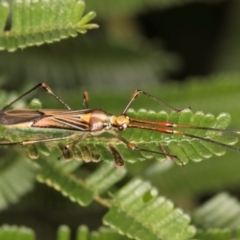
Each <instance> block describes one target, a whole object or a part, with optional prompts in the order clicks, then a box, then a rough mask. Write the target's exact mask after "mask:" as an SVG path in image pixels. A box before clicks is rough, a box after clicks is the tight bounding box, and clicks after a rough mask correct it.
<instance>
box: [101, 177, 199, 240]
mask: <svg viewBox="0 0 240 240" xmlns="http://www.w3.org/2000/svg"><path fill="white" fill-rule="evenodd" d="M104 223H105V224H107V225H109V226H111V227H112V228H114V229H117V230H118V231H119V232H120V233H122V234H125V235H127V236H129V237H130V238H134V239H138V240H141V239H142V240H144V239H146V236H148V239H149V240H153V239H154V240H155V239H158V240H159V239H164V240H167V239H171V240H180V239H188V238H190V237H192V236H193V235H194V234H195V228H194V227H193V226H191V225H189V223H190V218H189V216H187V215H186V214H184V213H183V212H182V210H180V209H177V208H175V207H174V206H173V203H172V202H170V201H169V200H167V199H165V198H164V197H160V196H158V192H157V190H156V189H155V188H153V187H152V186H151V184H150V183H148V182H144V181H142V180H141V179H134V180H132V181H130V182H129V183H128V184H127V185H125V186H124V187H123V188H121V189H120V190H119V191H118V192H117V193H116V195H115V196H114V200H113V201H112V206H111V208H110V210H109V212H108V213H107V214H106V215H105V216H104Z"/></svg>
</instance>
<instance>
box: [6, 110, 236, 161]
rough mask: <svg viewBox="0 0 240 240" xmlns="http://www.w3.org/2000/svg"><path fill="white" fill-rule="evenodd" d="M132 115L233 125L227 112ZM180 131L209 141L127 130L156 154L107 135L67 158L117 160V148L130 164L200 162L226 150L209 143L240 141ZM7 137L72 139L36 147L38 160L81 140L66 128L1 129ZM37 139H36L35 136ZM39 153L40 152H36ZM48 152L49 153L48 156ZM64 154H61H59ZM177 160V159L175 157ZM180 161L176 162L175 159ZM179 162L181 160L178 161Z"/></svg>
mask: <svg viewBox="0 0 240 240" xmlns="http://www.w3.org/2000/svg"><path fill="white" fill-rule="evenodd" d="M128 115H129V116H130V117H133V118H137V119H144V120H150V121H157V122H165V121H169V122H172V123H175V124H181V125H191V126H196V127H207V128H211V127H212V128H221V129H225V128H226V126H228V125H229V123H230V120H231V119H230V115H229V114H227V113H221V114H220V115H219V116H217V117H214V116H213V115H212V114H204V113H202V112H196V113H193V112H192V111H190V110H185V111H182V112H181V113H177V112H172V113H171V114H168V113H167V112H164V111H161V112H159V113H156V112H154V111H146V110H145V109H141V110H139V111H138V112H135V111H134V110H130V111H128ZM176 130H177V131H181V132H184V133H186V134H191V135H194V136H197V137H202V138H204V139H205V141H204V140H201V139H196V138H193V137H189V136H184V135H182V134H166V133H164V132H163V133H161V132H158V131H151V130H144V129H131V128H129V129H126V130H125V131H123V133H122V137H124V138H125V139H127V140H128V141H130V142H131V143H133V144H135V145H136V146H137V147H138V148H143V149H148V150H149V151H154V152H145V151H132V150H130V149H129V148H128V147H127V146H126V144H124V143H123V142H121V141H120V140H118V139H117V138H116V137H115V136H112V135H111V134H105V135H100V136H91V137H88V138H86V139H82V140H81V141H79V143H77V144H75V145H73V147H72V148H70V149H69V151H68V153H67V154H65V155H64V156H65V157H66V158H68V159H75V160H83V161H86V162H89V161H95V162H97V161H100V160H104V161H114V157H113V155H112V154H111V151H110V150H109V146H110V145H111V146H113V147H114V148H115V149H116V150H117V151H118V152H119V154H120V155H121V156H122V158H123V159H124V160H125V161H126V162H131V163H133V162H137V161H142V160H146V159H155V160H158V161H164V160H166V159H169V157H168V156H167V154H171V155H174V156H177V157H178V158H179V159H180V160H181V162H183V163H184V164H186V163H187V162H188V161H189V160H192V161H195V162H199V161H201V160H203V159H207V158H210V157H212V156H214V155H215V156H222V155H223V154H224V153H225V152H226V149H225V148H224V147H223V146H221V145H220V146H219V145H217V144H213V143H211V142H209V141H217V142H219V143H220V144H221V143H224V144H228V145H229V146H231V145H234V144H235V143H236V142H237V140H238V139H237V138H236V137H235V136H229V135H223V134H222V132H216V131H211V130H200V129H197V130H196V129H185V128H177V129H176ZM1 131H2V134H3V135H4V138H6V139H7V140H8V141H11V142H15V141H17V142H18V141H22V140H26V139H33V138H34V140H36V139H47V138H53V137H54V138H55V137H61V136H66V135H67V136H69V137H70V139H69V140H64V141H56V142H46V143H44V144H39V145H36V146H37V150H36V149H35V147H34V146H32V148H31V150H30V154H29V155H30V156H31V157H32V158H37V157H38V154H37V152H44V153H45V154H50V152H51V148H53V147H55V148H56V147H57V148H58V149H60V151H64V146H65V145H66V144H67V143H69V142H73V141H74V140H76V139H77V138H78V135H76V132H71V131H66V130H64V129H63V130H62V129H51V128H49V129H48V128H14V127H11V126H10V128H5V127H4V126H2V128H1ZM33 136H34V137H33ZM35 152H36V153H35ZM47 152H48V153H47ZM59 155H61V153H59ZM172 160H174V158H172ZM175 160H176V159H175ZM176 162H177V163H179V161H177V160H176Z"/></svg>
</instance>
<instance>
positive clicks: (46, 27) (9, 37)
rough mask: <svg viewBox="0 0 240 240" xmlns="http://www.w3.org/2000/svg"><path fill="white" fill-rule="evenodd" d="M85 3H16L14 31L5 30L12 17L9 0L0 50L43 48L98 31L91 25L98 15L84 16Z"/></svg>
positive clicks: (1, 11)
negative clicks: (9, 16) (79, 34)
mask: <svg viewBox="0 0 240 240" xmlns="http://www.w3.org/2000/svg"><path fill="white" fill-rule="evenodd" d="M84 8H85V3H84V2H83V1H82V0H66V1H58V0H53V1H49V0H46V1H40V0H35V1H28V0H15V1H13V6H12V19H11V20H12V21H11V22H12V24H11V30H10V31H4V27H5V25H6V20H7V17H8V14H9V9H10V8H9V5H8V3H7V2H6V1H2V2H1V3H0V31H1V32H0V50H8V51H15V50H16V49H17V48H25V47H28V46H34V45H35V46H39V45H42V44H44V43H52V42H54V41H60V40H61V39H65V38H68V37H76V36H77V34H78V33H82V34H83V33H86V31H87V30H88V29H92V28H96V27H97V25H96V24H90V23H89V21H91V20H92V19H93V18H94V17H95V13H93V12H89V13H88V14H87V15H85V16H83V17H82V15H83V11H84Z"/></svg>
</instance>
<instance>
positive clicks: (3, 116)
mask: <svg viewBox="0 0 240 240" xmlns="http://www.w3.org/2000/svg"><path fill="white" fill-rule="evenodd" d="M38 88H42V89H43V90H45V92H47V93H48V94H50V95H51V96H52V97H54V98H55V99H56V100H57V101H58V102H60V103H61V104H62V105H63V106H64V107H65V108H66V109H63V110H61V109H60V110H59V109H39V110H35V109H14V110H8V108H9V107H10V106H11V105H13V104H14V103H16V102H17V101H18V100H20V99H21V98H22V97H24V96H26V95H28V94H29V93H31V92H33V91H34V90H36V89H38ZM140 94H142V95H144V96H145V97H147V98H150V99H152V100H154V101H156V102H158V103H160V104H161V105H163V106H165V107H167V108H169V109H171V110H172V111H175V112H177V113H180V112H181V111H182V110H180V109H177V108H174V107H172V106H170V105H169V104H167V103H165V102H163V101H161V100H159V99H158V98H155V97H154V96H152V95H150V94H148V93H147V92H145V91H142V90H136V91H135V92H134V93H133V95H132V97H131V98H130V101H129V102H128V103H127V105H126V106H125V108H124V110H123V111H122V113H121V114H120V115H112V114H109V113H107V112H105V111H103V110H101V109H90V108H89V96H88V93H87V92H84V94H83V107H84V109H81V110H72V109H71V108H70V107H69V106H68V104H66V103H65V102H64V101H63V100H62V99H61V98H60V97H59V96H57V95H56V94H55V93H54V92H53V91H52V89H51V88H50V87H49V86H48V85H47V84H45V83H39V84H37V85H36V86H34V87H33V88H31V89H30V90H28V91H27V92H25V93H24V94H22V95H21V96H19V97H18V98H16V99H15V100H14V101H12V102H11V103H9V104H8V105H7V106H5V107H4V108H2V109H1V111H0V124H1V125H3V126H4V127H6V128H7V129H10V130H11V129H22V130H26V129H37V130H38V131H39V132H41V131H43V130H46V129H58V130H60V131H62V132H64V133H67V134H66V135H65V134H63V135H62V136H60V137H59V136H54V137H49V138H47V137H41V138H39V139H35V138H34V136H32V139H30V140H22V141H8V142H6V141H2V142H0V145H23V146H28V145H34V144H37V143H43V142H51V141H61V140H68V141H70V142H68V143H67V144H66V145H65V146H64V147H63V148H62V156H63V157H65V158H68V155H69V150H70V149H71V148H72V147H73V146H75V145H76V144H77V143H79V142H81V141H82V140H83V139H84V138H86V137H89V136H97V135H100V134H102V133H105V132H108V133H110V134H112V135H113V136H114V137H115V138H117V139H118V140H119V141H121V142H123V143H124V144H125V145H126V146H127V147H128V148H129V149H131V150H132V151H140V152H150V153H154V154H160V155H164V156H166V157H167V158H170V159H176V160H177V161H179V163H181V164H182V165H183V162H182V161H181V159H180V158H179V157H178V156H177V155H174V154H171V153H168V152H166V151H164V149H162V151H161V146H160V147H159V151H153V150H150V149H147V148H140V147H138V146H137V145H136V144H134V143H132V142H130V141H128V140H127V139H125V138H124V137H122V136H121V135H120V134H119V132H122V131H125V130H127V129H129V128H136V129H140V130H148V131H154V132H161V133H166V134H177V135H181V136H185V137H189V138H194V139H198V140H201V141H204V142H208V143H212V144H215V145H219V146H222V147H225V148H229V149H232V150H235V151H238V152H240V148H238V147H236V146H232V145H228V144H226V143H222V142H219V141H215V140H213V139H210V138H205V137H202V136H198V135H194V134H190V133H187V132H185V131H183V130H179V129H199V130H211V131H216V132H220V133H223V132H225V133H233V134H240V132H239V131H235V130H228V129H220V128H208V127H200V126H189V125H181V124H175V123H171V122H160V121H150V120H144V119H138V118H131V117H129V116H128V114H127V111H128V110H129V108H130V106H131V105H132V103H133V102H134V100H135V99H136V98H137V97H138V96H139V95H140ZM72 139H73V140H72ZM108 150H109V152H110V153H111V154H112V156H113V158H114V162H115V165H116V166H117V167H123V166H124V160H123V158H122V156H121V154H120V153H119V152H118V150H117V149H116V148H115V147H114V146H113V145H111V143H108ZM83 160H84V159H83Z"/></svg>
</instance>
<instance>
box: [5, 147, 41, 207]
mask: <svg viewBox="0 0 240 240" xmlns="http://www.w3.org/2000/svg"><path fill="white" fill-rule="evenodd" d="M3 156H5V157H4V158H3ZM1 157H2V158H1V162H0V210H2V209H5V208H6V207H7V206H8V205H9V204H13V203H16V202H18V201H19V199H20V198H21V197H22V196H24V195H25V194H26V193H28V192H29V191H31V190H32V189H33V187H34V183H35V176H36V173H37V170H36V168H35V167H34V166H33V165H32V164H31V163H30V162H29V161H26V159H24V158H23V157H22V156H21V155H20V156H19V157H17V158H16V157H15V158H14V155H13V154H10V155H9V154H6V152H5V149H4V150H3V149H1Z"/></svg>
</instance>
